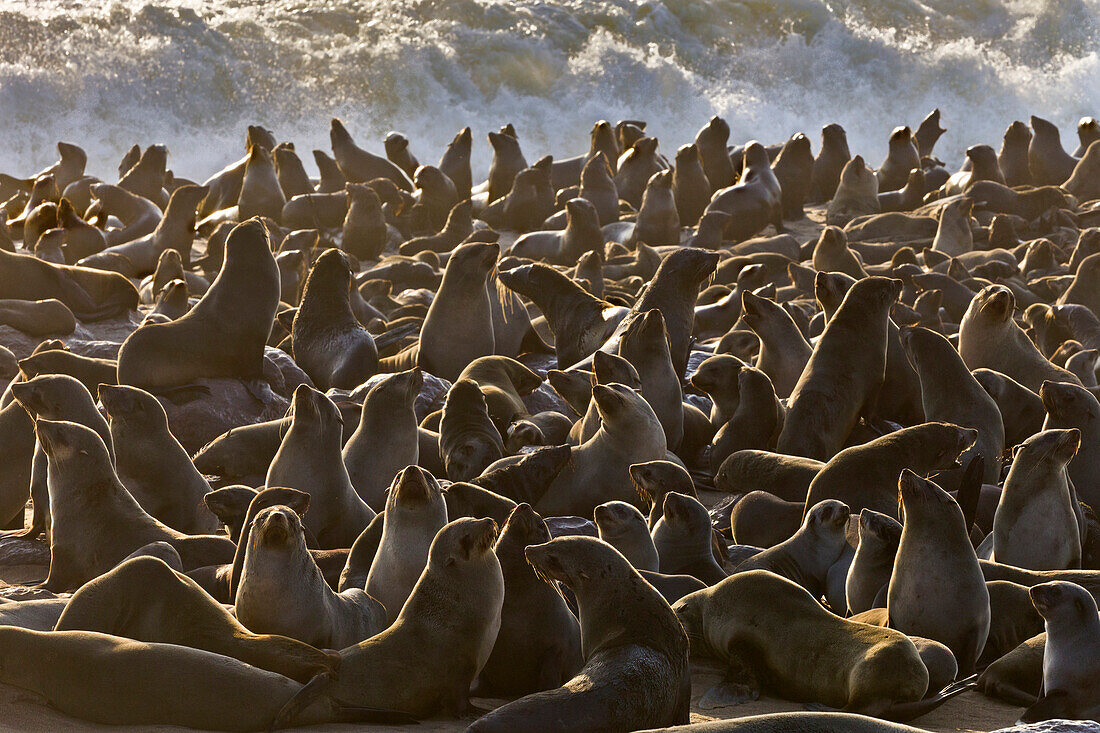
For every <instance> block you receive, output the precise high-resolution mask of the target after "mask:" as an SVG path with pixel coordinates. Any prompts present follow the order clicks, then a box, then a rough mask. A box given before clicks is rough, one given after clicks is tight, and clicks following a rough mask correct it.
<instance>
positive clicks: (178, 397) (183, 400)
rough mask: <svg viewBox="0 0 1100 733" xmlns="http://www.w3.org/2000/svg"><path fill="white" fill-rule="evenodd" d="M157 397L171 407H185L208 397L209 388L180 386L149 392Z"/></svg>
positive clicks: (189, 385)
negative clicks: (169, 403)
mask: <svg viewBox="0 0 1100 733" xmlns="http://www.w3.org/2000/svg"><path fill="white" fill-rule="evenodd" d="M150 391H151V393H152V394H154V395H156V396H157V397H163V398H164V399H166V400H168V401H169V402H171V403H172V404H173V405H177V406H178V405H186V404H187V403H188V402H194V401H195V400H201V399H202V398H203V397H208V396H209V395H210V388H209V387H207V386H205V385H202V384H181V385H179V386H178V387H163V388H158V389H155V390H150Z"/></svg>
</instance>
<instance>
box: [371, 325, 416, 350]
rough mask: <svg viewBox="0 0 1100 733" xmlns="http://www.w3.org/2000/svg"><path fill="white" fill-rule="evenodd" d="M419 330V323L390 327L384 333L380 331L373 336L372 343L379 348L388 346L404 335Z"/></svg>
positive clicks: (412, 333) (409, 334)
mask: <svg viewBox="0 0 1100 733" xmlns="http://www.w3.org/2000/svg"><path fill="white" fill-rule="evenodd" d="M418 330H419V325H418V324H416V323H406V324H404V325H403V326H398V327H397V328H393V329H390V330H389V331H386V332H384V333H380V334H378V335H377V336H375V337H374V345H375V347H376V348H377V349H378V350H379V351H382V350H383V349H386V348H389V346H390V345H391V344H395V343H397V342H398V341H400V340H401V339H403V338H405V337H406V336H414V335H416V332H417V331H418Z"/></svg>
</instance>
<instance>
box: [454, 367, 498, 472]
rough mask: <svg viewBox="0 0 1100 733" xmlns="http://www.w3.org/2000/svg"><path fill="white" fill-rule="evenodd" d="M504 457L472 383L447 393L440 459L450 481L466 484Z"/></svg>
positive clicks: (461, 383) (482, 397) (459, 384)
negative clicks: (465, 482)
mask: <svg viewBox="0 0 1100 733" xmlns="http://www.w3.org/2000/svg"><path fill="white" fill-rule="evenodd" d="M503 456H504V443H503V441H502V439H501V437H500V433H499V432H498V430H497V428H496V426H495V425H494V424H493V421H492V419H491V418H490V417H489V411H488V408H487V407H486V404H485V395H484V394H482V392H481V389H479V388H478V386H477V382H475V381H473V380H472V379H468V378H464V379H459V380H458V381H457V382H455V383H454V384H453V385H451V388H450V389H449V390H448V391H447V398H446V401H445V402H444V403H443V414H442V416H441V418H440V420H439V458H440V460H441V461H442V462H443V465H444V467H445V468H446V471H447V478H449V479H450V480H451V481H469V480H470V479H472V478H475V477H476V476H478V475H480V474H481V473H482V471H484V470H485V468H486V467H488V466H489V465H490V464H492V463H493V462H494V461H497V460H499V459H500V458H501V457H503Z"/></svg>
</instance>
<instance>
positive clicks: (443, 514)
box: [365, 466, 447, 622]
mask: <svg viewBox="0 0 1100 733" xmlns="http://www.w3.org/2000/svg"><path fill="white" fill-rule="evenodd" d="M445 524H447V503H446V502H445V501H444V499H443V493H442V491H440V488H439V482H438V481H436V480H435V477H434V476H432V475H431V474H430V473H429V472H428V471H425V470H424V469H423V468H420V467H419V466H408V467H407V468H405V469H403V470H402V471H401V472H400V473H398V474H397V476H396V477H394V479H393V484H392V485H391V486H390V490H389V495H388V496H387V497H386V511H385V513H384V515H383V524H382V537H381V539H380V540H379V542H378V549H377V551H376V552H375V555H374V560H373V562H372V563H371V566H370V571H369V572H368V574H367V580H366V586H365V587H366V590H367V592H368V593H370V594H371V595H372V596H374V597H375V598H377V599H378V600H379V601H381V602H382V605H383V606H385V608H386V617H387V618H388V619H389V621H390V622H393V621H394V620H395V619H396V618H397V616H398V614H399V613H401V608H402V606H404V604H405V601H406V600H407V599H408V597H409V594H410V593H411V592H412V590H413V587H414V586H415V585H416V582H417V579H418V578H419V577H420V575H421V573H422V572H423V571H424V565H425V563H426V562H427V560H428V555H429V547H430V546H431V544H432V540H433V539H435V536H436V534H437V533H438V532H439V530H440V529H442V528H443V526H444V525H445Z"/></svg>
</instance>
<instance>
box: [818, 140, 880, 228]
mask: <svg viewBox="0 0 1100 733" xmlns="http://www.w3.org/2000/svg"><path fill="white" fill-rule="evenodd" d="M881 210H882V205H881V204H880V203H879V201H878V179H877V178H875V174H874V173H873V172H872V171H871V169H870V168H868V167H867V164H866V163H865V162H864V161H863V156H861V155H857V156H856V157H854V158H852V159H851V160H849V161H848V162H847V163H845V164H844V170H842V171H841V173H840V183H839V185H838V186H837V187H836V193H835V194H834V195H833V197H832V198H831V199H829V207H828V210H827V214H826V216H825V221H826V222H828V223H829V224H834V225H836V226H844V225H845V224H847V223H848V222H850V221H852V219H855V218H856V217H859V216H864V215H866V214H877V213H879V212H880V211H881Z"/></svg>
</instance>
